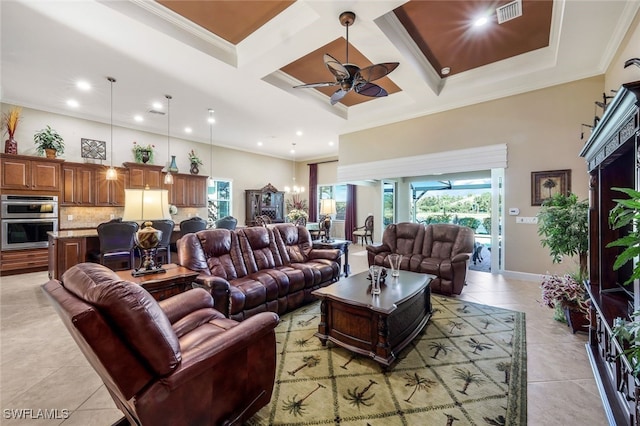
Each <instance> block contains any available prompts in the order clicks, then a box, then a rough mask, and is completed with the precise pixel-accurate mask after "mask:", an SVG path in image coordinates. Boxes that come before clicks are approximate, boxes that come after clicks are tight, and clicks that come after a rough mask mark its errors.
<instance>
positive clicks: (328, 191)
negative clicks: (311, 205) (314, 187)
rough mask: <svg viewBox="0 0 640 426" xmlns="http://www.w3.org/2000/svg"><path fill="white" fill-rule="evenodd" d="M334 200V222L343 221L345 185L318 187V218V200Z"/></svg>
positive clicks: (345, 196)
mask: <svg viewBox="0 0 640 426" xmlns="http://www.w3.org/2000/svg"><path fill="white" fill-rule="evenodd" d="M322 199H333V200H336V212H337V213H336V217H335V219H336V220H344V218H345V214H346V211H347V185H326V186H318V217H321V216H322V215H321V214H320V204H321V203H320V200H322Z"/></svg>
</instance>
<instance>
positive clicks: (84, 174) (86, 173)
mask: <svg viewBox="0 0 640 426" xmlns="http://www.w3.org/2000/svg"><path fill="white" fill-rule="evenodd" d="M96 172H97V168H96V166H95V165H92V164H79V163H68V162H65V163H63V164H62V191H61V197H60V204H61V205H62V206H95V204H96V186H97V184H96V179H95V177H96Z"/></svg>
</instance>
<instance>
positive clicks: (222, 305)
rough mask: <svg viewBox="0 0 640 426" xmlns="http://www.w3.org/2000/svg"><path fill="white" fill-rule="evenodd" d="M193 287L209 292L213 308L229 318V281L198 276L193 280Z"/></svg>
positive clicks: (204, 275) (203, 275) (209, 276)
mask: <svg viewBox="0 0 640 426" xmlns="http://www.w3.org/2000/svg"><path fill="white" fill-rule="evenodd" d="M195 285H196V286H197V287H202V288H204V289H205V290H207V291H209V293H211V296H212V297H213V307H214V308H215V309H216V310H218V311H220V312H221V313H222V314H223V315H224V316H225V317H227V318H228V317H229V295H230V294H231V284H230V283H229V281H227V280H225V279H224V278H222V277H217V276H214V275H206V274H200V275H198V276H197V277H196V279H195Z"/></svg>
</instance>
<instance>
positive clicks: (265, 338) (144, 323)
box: [43, 263, 279, 425]
mask: <svg viewBox="0 0 640 426" xmlns="http://www.w3.org/2000/svg"><path fill="white" fill-rule="evenodd" d="M43 290H44V292H45V294H46V295H47V296H48V298H49V300H50V301H51V303H52V304H53V306H54V307H55V309H56V311H57V312H58V314H59V316H60V318H61V319H62V321H63V323H64V325H65V326H66V327H67V329H68V330H69V332H70V333H71V335H72V336H73V338H74V340H75V341H76V343H77V344H78V346H79V347H80V349H81V350H82V352H83V353H84V355H85V357H86V358H87V360H88V361H89V362H90V363H91V365H92V366H93V368H94V369H95V370H96V372H97V373H98V374H99V375H100V377H101V378H102V380H103V382H104V384H105V385H106V387H107V389H108V391H109V393H110V394H111V396H112V398H113V400H114V401H115V403H116V406H117V407H118V408H119V409H120V410H121V411H122V412H123V413H124V415H125V417H126V419H127V420H128V421H129V423H130V424H132V425H134V424H135V425H160V424H166V425H169V424H173V425H177V424H189V425H220V424H241V423H242V422H243V421H245V420H247V419H248V418H250V417H251V416H252V415H253V414H254V413H255V412H256V411H258V410H259V409H260V408H261V407H263V406H264V405H266V404H267V403H268V402H269V400H270V399H271V393H272V390H273V384H274V379H275V367H276V365H275V356H276V344H275V332H274V328H275V327H276V325H277V323H278V321H279V319H278V316H277V315H276V314H274V313H271V312H265V313H261V314H258V315H255V316H253V317H251V318H249V319H247V320H246V321H243V322H242V323H238V322H236V321H233V320H230V319H228V318H225V317H224V316H223V315H222V314H221V313H220V312H218V311H216V310H215V309H213V299H212V297H211V295H210V294H209V293H208V292H207V291H205V290H203V289H193V290H189V291H186V292H184V293H181V294H179V295H176V296H174V297H171V298H169V299H165V300H163V301H161V302H157V301H156V300H155V299H153V297H151V296H150V295H149V293H148V292H147V291H146V290H144V289H143V288H142V287H141V286H139V285H137V284H134V283H131V282H127V281H121V280H120V279H119V278H118V276H117V275H116V274H115V273H114V272H113V271H111V270H109V269H108V268H106V267H104V266H102V265H98V264H91V263H82V264H78V265H76V266H74V267H72V268H71V269H69V270H68V271H67V272H65V273H64V275H63V276H62V281H57V280H51V281H49V282H47V283H46V284H44V285H43Z"/></svg>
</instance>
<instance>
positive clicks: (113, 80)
mask: <svg viewBox="0 0 640 426" xmlns="http://www.w3.org/2000/svg"><path fill="white" fill-rule="evenodd" d="M107 80H109V82H110V83H111V155H110V156H109V160H110V162H109V163H110V164H111V168H112V169H113V83H115V82H116V79H115V78H113V77H107Z"/></svg>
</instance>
